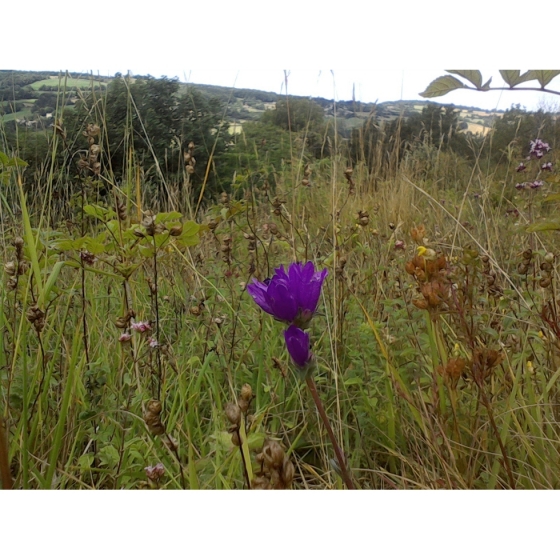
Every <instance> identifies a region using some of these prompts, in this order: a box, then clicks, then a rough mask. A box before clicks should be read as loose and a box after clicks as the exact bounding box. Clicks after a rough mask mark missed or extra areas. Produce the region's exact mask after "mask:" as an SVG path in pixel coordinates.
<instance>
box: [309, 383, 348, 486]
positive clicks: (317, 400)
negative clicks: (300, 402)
mask: <svg viewBox="0 0 560 560" xmlns="http://www.w3.org/2000/svg"><path fill="white" fill-rule="evenodd" d="M305 382H306V383H307V387H308V388H309V391H310V392H311V396H312V397H313V400H314V401H315V406H316V407H317V412H318V413H319V416H320V417H321V420H322V421H323V424H324V425H325V428H326V429H327V433H328V434H329V438H330V440H331V443H332V446H333V447H334V452H335V455H336V458H337V461H338V464H339V466H340V473H341V476H342V479H343V480H344V483H345V484H346V486H347V487H348V489H349V490H356V487H355V486H354V483H353V482H352V477H351V476H350V473H349V472H348V468H347V467H346V459H345V457H344V453H343V452H342V450H341V449H340V446H339V445H338V442H337V441H336V437H335V435H334V432H333V429H332V427H331V423H330V422H329V418H328V416H327V413H326V412H325V409H324V408H323V403H322V402H321V398H320V397H319V393H318V392H317V385H315V380H314V379H313V377H311V376H306V378H305Z"/></svg>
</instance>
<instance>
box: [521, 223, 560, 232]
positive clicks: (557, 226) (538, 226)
mask: <svg viewBox="0 0 560 560" xmlns="http://www.w3.org/2000/svg"><path fill="white" fill-rule="evenodd" d="M558 230H560V222H557V221H546V222H538V223H535V224H531V225H530V226H529V227H528V228H527V229H526V231H527V233H534V232H536V231H558Z"/></svg>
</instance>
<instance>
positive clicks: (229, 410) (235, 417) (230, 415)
mask: <svg viewBox="0 0 560 560" xmlns="http://www.w3.org/2000/svg"><path fill="white" fill-rule="evenodd" d="M225 413H226V417H227V419H228V421H229V422H230V423H231V424H232V425H233V426H239V424H240V423H241V408H240V407H239V406H238V405H236V404H235V403H232V402H229V403H227V404H226V409H225Z"/></svg>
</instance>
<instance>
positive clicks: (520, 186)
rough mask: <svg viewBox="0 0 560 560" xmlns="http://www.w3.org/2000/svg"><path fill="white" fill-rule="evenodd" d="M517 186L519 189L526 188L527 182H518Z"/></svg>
mask: <svg viewBox="0 0 560 560" xmlns="http://www.w3.org/2000/svg"><path fill="white" fill-rule="evenodd" d="M515 188H516V189H517V190H521V189H524V188H525V183H517V185H515Z"/></svg>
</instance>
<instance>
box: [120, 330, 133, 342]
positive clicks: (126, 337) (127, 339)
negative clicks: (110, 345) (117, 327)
mask: <svg viewBox="0 0 560 560" xmlns="http://www.w3.org/2000/svg"><path fill="white" fill-rule="evenodd" d="M131 338H132V335H131V334H130V333H126V332H125V333H122V334H121V336H119V342H122V343H123V344H124V343H125V342H130V339H131Z"/></svg>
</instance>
